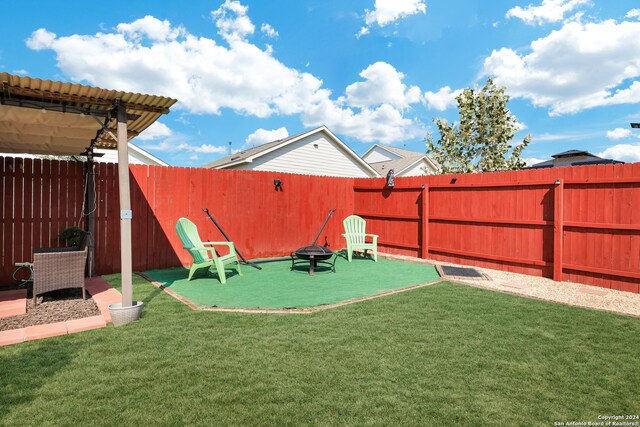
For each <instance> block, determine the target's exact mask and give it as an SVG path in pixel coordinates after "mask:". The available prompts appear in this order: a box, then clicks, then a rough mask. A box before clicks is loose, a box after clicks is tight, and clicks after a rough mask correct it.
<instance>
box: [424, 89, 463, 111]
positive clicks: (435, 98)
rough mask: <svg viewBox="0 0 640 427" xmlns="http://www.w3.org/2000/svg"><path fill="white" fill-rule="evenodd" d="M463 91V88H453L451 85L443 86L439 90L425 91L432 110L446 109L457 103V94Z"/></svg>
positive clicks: (426, 101) (425, 96)
mask: <svg viewBox="0 0 640 427" xmlns="http://www.w3.org/2000/svg"><path fill="white" fill-rule="evenodd" d="M461 93H462V90H461V89H456V90H453V91H452V90H451V88H450V87H449V86H444V87H441V88H440V90H439V91H437V92H431V91H427V92H425V93H424V101H425V103H426V105H427V107H428V108H429V109H431V110H438V111H444V110H446V109H447V108H449V107H453V106H454V105H456V104H457V101H456V96H458V95H460V94H461Z"/></svg>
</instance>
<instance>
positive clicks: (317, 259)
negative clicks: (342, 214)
mask: <svg viewBox="0 0 640 427" xmlns="http://www.w3.org/2000/svg"><path fill="white" fill-rule="evenodd" d="M333 212H335V209H331V210H330V211H329V215H328V216H327V219H325V220H324V224H322V227H321V228H320V231H318V235H317V236H316V238H315V240H314V241H313V242H312V243H311V244H310V245H309V246H303V247H301V248H300V249H298V250H296V251H295V252H292V253H291V271H293V270H294V268H295V266H296V265H299V264H306V263H307V262H308V263H309V276H313V271H314V270H315V269H317V268H318V266H319V265H323V266H326V267H331V271H333V272H334V273H335V272H336V258H337V257H336V256H335V254H334V253H333V251H332V250H330V249H329V248H327V247H325V246H320V245H318V244H316V242H317V241H318V238H319V237H320V234H322V230H324V227H326V225H327V222H329V218H331V215H333ZM331 257H333V261H330V259H331Z"/></svg>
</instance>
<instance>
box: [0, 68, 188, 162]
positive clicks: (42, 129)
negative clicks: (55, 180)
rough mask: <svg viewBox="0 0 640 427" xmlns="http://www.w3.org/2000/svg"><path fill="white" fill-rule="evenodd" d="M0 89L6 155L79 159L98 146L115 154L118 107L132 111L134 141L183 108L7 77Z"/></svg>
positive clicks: (0, 147) (0, 140)
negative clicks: (27, 153)
mask: <svg viewBox="0 0 640 427" xmlns="http://www.w3.org/2000/svg"><path fill="white" fill-rule="evenodd" d="M0 84H1V85H2V87H1V88H0V151H4V152H11V153H23V152H25V151H26V152H29V153H34V154H49V155H77V154H80V153H81V152H83V151H84V150H85V149H86V148H87V147H89V146H90V145H91V144H92V143H94V145H95V147H97V148H115V147H116V146H117V141H116V140H115V139H114V137H113V135H115V134H116V133H117V131H116V118H115V113H114V106H115V105H116V103H117V102H120V103H122V104H124V105H125V106H126V109H127V131H128V135H127V136H128V139H131V138H133V137H135V136H137V135H139V134H140V133H141V132H142V131H143V130H145V129H146V128H147V127H149V126H150V125H151V124H152V123H153V122H155V121H156V120H157V119H158V118H159V117H160V116H161V115H162V114H166V113H168V112H169V107H171V106H172V105H173V104H174V103H176V102H177V101H176V100H175V99H172V98H166V97H163V96H154V95H144V94H139V93H132V92H123V91H117V90H108V89H101V88H99V87H93V86H87V85H81V84H77V83H68V82H58V81H51V80H41V79H36V78H31V77H28V76H18V75H13V74H9V73H6V72H2V73H0ZM103 125H104V127H105V128H107V130H105V129H104V128H103Z"/></svg>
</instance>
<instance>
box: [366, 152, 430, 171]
mask: <svg viewBox="0 0 640 427" xmlns="http://www.w3.org/2000/svg"><path fill="white" fill-rule="evenodd" d="M362 158H363V160H365V161H366V162H367V163H369V166H371V167H372V168H373V169H375V171H376V172H378V174H379V175H380V176H386V175H387V174H388V173H389V170H391V169H393V171H394V173H395V176H418V175H428V174H434V173H436V172H437V168H436V165H435V163H434V162H433V161H431V160H430V159H429V158H428V157H427V156H426V155H425V154H423V153H419V152H417V151H410V150H405V149H402V148H396V147H389V146H384V145H378V144H375V145H374V146H373V147H371V148H370V149H369V150H367V152H366V153H365V154H364V155H363V156H362Z"/></svg>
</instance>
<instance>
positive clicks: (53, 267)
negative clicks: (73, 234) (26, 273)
mask: <svg viewBox="0 0 640 427" xmlns="http://www.w3.org/2000/svg"><path fill="white" fill-rule="evenodd" d="M89 238H90V234H89V233H85V235H84V236H82V239H81V241H80V244H79V245H78V246H72V247H68V248H42V249H34V251H33V304H34V305H35V304H36V297H37V296H38V295H42V294H44V293H46V292H51V291H56V290H58V289H68V288H82V299H86V291H85V288H84V272H85V266H86V263H87V250H88V249H87V247H88V240H89Z"/></svg>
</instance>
